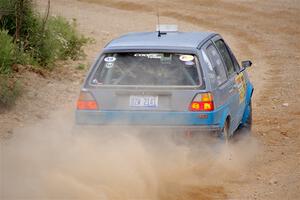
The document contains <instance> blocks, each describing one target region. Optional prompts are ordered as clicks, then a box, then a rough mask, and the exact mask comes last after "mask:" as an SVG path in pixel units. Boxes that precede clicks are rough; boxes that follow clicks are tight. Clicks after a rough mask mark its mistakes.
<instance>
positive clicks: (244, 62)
mask: <svg viewBox="0 0 300 200" xmlns="http://www.w3.org/2000/svg"><path fill="white" fill-rule="evenodd" d="M251 65H252V62H251V61H250V60H246V61H242V67H243V68H244V69H246V68H247V67H251Z"/></svg>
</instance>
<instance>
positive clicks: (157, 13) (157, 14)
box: [156, 0, 161, 37]
mask: <svg viewBox="0 0 300 200" xmlns="http://www.w3.org/2000/svg"><path fill="white" fill-rule="evenodd" d="M156 16H157V27H156V29H157V32H158V37H161V32H160V20H159V17H160V16H159V7H158V3H157V0H156Z"/></svg>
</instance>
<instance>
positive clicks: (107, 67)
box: [91, 52, 201, 86]
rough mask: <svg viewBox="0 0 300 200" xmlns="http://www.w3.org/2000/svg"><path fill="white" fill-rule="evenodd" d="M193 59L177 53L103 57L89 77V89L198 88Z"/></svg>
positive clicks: (116, 54)
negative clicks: (136, 87)
mask: <svg viewBox="0 0 300 200" xmlns="http://www.w3.org/2000/svg"><path fill="white" fill-rule="evenodd" d="M200 77H201V76H199V66H198V60H197V57H196V56H195V55H193V54H178V53H139V52H134V53H133V52H130V53H111V54H105V55H104V56H103V57H102V58H101V60H100V62H99V63H98V66H97V70H96V72H95V73H94V74H93V75H92V80H91V84H93V85H127V86H132V85H140V86H198V85H201V80H200Z"/></svg>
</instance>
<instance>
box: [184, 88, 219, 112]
mask: <svg viewBox="0 0 300 200" xmlns="http://www.w3.org/2000/svg"><path fill="white" fill-rule="evenodd" d="M189 110H190V111H194V112H195V111H213V110H214V101H213V96H212V94H211V93H209V92H208V93H200V94H197V95H196V96H195V97H194V99H193V101H192V103H191V104H190V107H189Z"/></svg>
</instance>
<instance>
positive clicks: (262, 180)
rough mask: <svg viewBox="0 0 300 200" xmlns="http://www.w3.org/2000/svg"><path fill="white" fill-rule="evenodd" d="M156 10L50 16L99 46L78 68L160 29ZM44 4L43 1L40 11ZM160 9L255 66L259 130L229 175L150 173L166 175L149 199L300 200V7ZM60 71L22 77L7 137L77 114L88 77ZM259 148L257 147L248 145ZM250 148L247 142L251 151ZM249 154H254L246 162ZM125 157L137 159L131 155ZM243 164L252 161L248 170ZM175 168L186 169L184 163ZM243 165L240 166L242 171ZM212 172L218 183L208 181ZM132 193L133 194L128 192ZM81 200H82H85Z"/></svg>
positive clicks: (55, 2) (56, 5) (105, 4)
mask: <svg viewBox="0 0 300 200" xmlns="http://www.w3.org/2000/svg"><path fill="white" fill-rule="evenodd" d="M86 2H89V3H86ZM155 2H156V1H150V0H149V1H140V0H137V1H131V0H127V1H122V2H121V1H116V0H110V1H108V0H81V1H75V0H52V14H60V15H63V16H65V17H67V18H69V19H73V18H76V19H77V22H78V28H79V29H80V30H81V31H82V32H83V33H85V34H86V35H88V36H91V37H93V38H95V40H96V41H95V43H94V44H92V45H90V46H89V47H87V48H86V52H87V54H88V57H87V59H86V60H83V61H79V62H83V63H84V64H88V63H89V62H90V60H92V59H93V58H94V57H95V56H96V53H97V52H98V51H99V50H100V49H101V48H102V47H103V46H104V45H105V43H107V42H108V41H109V40H111V39H112V38H114V37H116V36H119V35H121V34H124V33H126V32H131V31H152V30H153V29H154V27H155V25H156V21H157V19H156V17H155V14H156V13H155V12H156V9H157V8H156V7H157V6H156V5H157V3H155ZM45 3H46V2H43V1H39V5H40V6H41V7H43V6H45ZM158 7H159V10H160V15H161V16H162V18H161V21H162V22H163V23H164V22H166V23H173V24H174V23H176V24H178V25H179V27H180V30H183V31H190V30H193V31H202V30H205V31H207V30H208V31H215V32H219V33H221V34H222V35H223V36H224V38H225V39H226V40H227V41H228V43H229V44H230V46H232V48H233V51H234V52H235V53H236V54H237V57H238V58H239V60H245V59H248V58H250V59H251V60H252V61H253V63H254V66H253V68H252V69H250V70H249V73H250V78H251V80H252V81H253V82H254V85H255V95H254V112H253V113H254V124H255V125H254V131H253V133H252V136H251V140H250V141H248V140H242V142H240V141H239V140H240V139H239V137H238V138H237V139H236V140H237V143H239V142H240V143H242V144H243V145H237V147H235V148H234V150H235V151H236V152H239V151H241V154H238V156H236V157H233V158H235V159H236V160H234V161H235V162H233V163H232V162H231V164H230V166H229V167H228V168H227V169H226V170H224V171H223V173H218V172H219V171H220V170H221V169H222V168H220V167H219V168H217V170H216V171H214V170H212V171H209V170H208V171H206V170H203V167H201V166H202V165H203V162H200V161H199V160H197V159H196V161H197V162H198V161H199V162H200V164H202V165H201V166H200V167H199V166H198V167H195V168H194V167H193V168H190V167H188V168H184V167H182V168H179V169H180V170H179V171H175V172H176V173H173V174H172V173H170V174H168V173H163V172H164V170H167V169H169V168H163V170H162V171H161V170H159V171H157V170H154V171H152V170H150V172H151V173H158V172H159V173H162V175H161V176H159V177H164V178H162V179H161V181H157V180H156V181H154V182H155V183H157V184H160V185H158V186H156V187H150V188H151V189H153V188H156V189H155V190H150V192H149V191H148V190H147V192H148V193H146V194H150V193H151V192H152V193H151V194H153V195H154V194H158V195H154V196H151V197H149V198H159V199H227V198H228V199H254V198H257V199H299V198H300V196H299V192H298V191H300V134H299V130H300V123H299V122H300V106H299V99H298V98H299V96H300V89H299V87H298V85H299V83H300V65H299V60H300V42H299V37H300V14H299V13H300V3H299V2H297V1H293V0H290V1H285V2H282V1H263V2H262V1H255V0H252V1H242V0H238V1H233V0H232V1H230V0H213V1H206V0H203V1H201V0H199V1H197V0H187V1H179V0H173V1H168V0H162V1H159V4H158ZM62 64H63V65H64V66H65V67H63V68H62V69H61V70H59V71H56V72H54V73H53V74H54V75H49V76H48V77H47V78H46V79H45V78H43V77H41V76H39V75H36V74H32V73H30V72H24V73H23V75H22V76H23V77H24V85H25V88H26V89H27V90H25V92H24V96H23V98H22V99H20V100H19V102H18V104H17V106H16V108H14V110H12V111H10V112H6V113H4V114H1V116H0V127H1V129H0V131H1V132H0V134H1V136H2V137H5V138H10V137H13V135H14V134H13V132H17V133H18V132H20V133H19V134H22V133H24V131H23V132H22V131H18V128H20V127H22V126H25V127H26V126H35V125H34V124H35V123H36V124H41V123H42V122H40V121H41V120H42V119H44V118H46V119H47V118H48V114H49V113H52V111H51V110H68V111H70V112H71V110H72V108H73V105H74V100H75V99H76V95H77V93H78V90H79V87H80V83H81V81H82V79H83V77H84V73H83V72H80V71H78V70H74V67H76V65H77V64H78V63H72V62H69V63H62ZM29 79H30V80H29ZM67 116H68V117H70V115H67ZM54 124H55V123H54ZM69 124H71V122H70V123H69ZM45 125H47V123H46V124H45ZM37 126H39V125H37ZM15 129H17V131H15ZM253 140H255V143H257V144H256V145H250V144H252V143H253ZM129 141H131V140H129ZM245 141H246V142H249V144H248V146H247V143H245ZM241 146H243V148H241ZM201 147H203V146H201ZM248 148H249V149H248ZM92 149H93V148H92ZM119 150H120V151H122V149H119ZM95 151H96V152H97V149H96V150H95ZM248 151H250V152H255V154H251V156H249V155H248V154H247V155H244V154H243V152H248ZM180 152H182V151H178V153H180ZM230 152H231V151H230ZM1 153H6V152H1ZM89 153H91V152H89ZM231 153H233V152H231ZM125 155H127V156H131V155H132V154H131V151H128V154H125ZM151 155H152V154H151ZM153 155H156V154H153ZM167 155H168V154H167ZM213 155H214V154H213ZM226 155H227V154H226ZM253 155H254V156H253ZM240 157H246V158H247V162H244V161H243V160H241V159H240ZM180 158H181V157H180ZM149 159H150V160H151V158H149ZM142 160H143V159H142ZM176 161H178V162H179V161H181V162H183V163H184V161H182V160H180V159H179V160H176ZM215 161H216V162H215ZM215 161H214V162H212V163H218V161H219V159H216V160H215ZM145 162H146V161H145ZM197 162H196V163H197ZM208 163H210V162H208ZM92 164H93V162H92ZM115 164H116V163H115ZM117 164H119V162H117ZM239 164H242V165H241V166H242V167H243V168H242V169H241V168H240V167H241V166H238V165H239ZM232 165H237V166H238V167H237V168H236V167H233V166H232ZM125 166H126V165H125ZM142 166H145V167H147V166H148V165H147V164H144V165H142ZM203 166H209V167H212V166H214V165H203ZM226 166H227V162H226V164H224V162H221V167H225V168H226ZM171 168H172V167H171ZM147 172H148V170H147ZM206 172H209V173H214V174H215V175H213V176H212V175H210V176H207V177H205V174H206ZM95 173H97V171H95ZM151 173H150V174H151ZM224 173H225V174H224ZM99 174H101V172H99ZM175 174H177V175H178V176H175V178H176V179H177V180H178V181H175V180H176V179H174V177H173V178H169V177H168V175H169V176H170V175H172V176H174V175H175ZM149 176H150V175H149ZM184 176H186V177H192V179H188V180H189V181H188V183H189V184H184V183H185V181H186V179H185V178H183V177H184ZM203 176H204V177H205V178H203ZM166 177H167V178H166ZM124 180H127V179H124ZM147 180H148V179H147ZM150 180H152V179H151V178H150ZM191 180H193V181H194V182H193V184H191V183H190V181H191ZM199 180H201V181H199ZM197 181H198V182H201V183H198V182H197ZM195 182H197V184H195ZM113 183H114V182H113ZM152 183H153V182H152V181H150V182H149V185H151V186H153V184H152ZM114 184H116V183H114ZM117 185H118V184H117ZM125 185H126V184H125ZM120 186H124V185H122V184H120ZM123 189H124V188H123ZM160 189H161V190H160ZM120 191H122V192H124V191H123V190H120ZM128 191H131V190H130V188H128ZM116 193H117V192H116ZM85 194H87V193H85ZM129 194H132V193H130V192H129ZM87 196H88V195H87ZM125 196H126V195H125ZM80 197H81V198H84V195H83V196H80ZM112 197H116V196H112ZM146 198H147V196H146Z"/></svg>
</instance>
